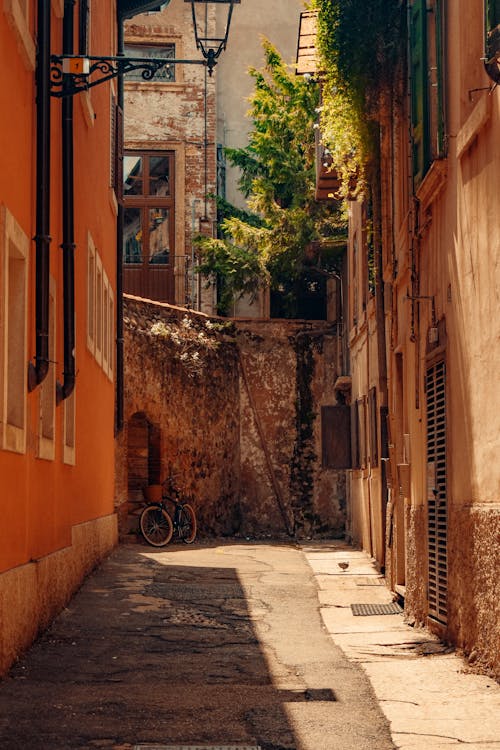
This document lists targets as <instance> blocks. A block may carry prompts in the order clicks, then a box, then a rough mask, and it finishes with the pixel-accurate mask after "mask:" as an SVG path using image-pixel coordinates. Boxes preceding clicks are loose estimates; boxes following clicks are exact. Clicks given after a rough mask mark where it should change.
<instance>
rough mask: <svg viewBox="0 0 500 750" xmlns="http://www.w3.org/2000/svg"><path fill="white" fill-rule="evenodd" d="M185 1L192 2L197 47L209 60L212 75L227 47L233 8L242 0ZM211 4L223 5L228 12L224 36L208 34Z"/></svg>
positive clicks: (186, 0)
mask: <svg viewBox="0 0 500 750" xmlns="http://www.w3.org/2000/svg"><path fill="white" fill-rule="evenodd" d="M184 2H185V3H191V13H192V15H193V27H194V36H195V39H196V47H197V49H199V50H200V52H201V54H202V55H203V57H204V59H205V60H206V61H207V66H208V72H209V73H210V75H211V74H212V70H213V68H214V66H215V65H216V63H217V59H218V58H219V57H220V54H221V53H222V52H223V51H224V50H225V49H226V46H227V38H228V36H229V27H230V25H231V17H232V15H233V8H234V6H235V5H236V4H237V3H240V0H184ZM209 5H214V6H215V7H216V8H217V7H220V6H223V8H224V12H226V13H227V16H226V19H225V24H224V33H223V35H222V36H215V37H210V36H208V30H207V29H208V22H207V16H208V6H209Z"/></svg>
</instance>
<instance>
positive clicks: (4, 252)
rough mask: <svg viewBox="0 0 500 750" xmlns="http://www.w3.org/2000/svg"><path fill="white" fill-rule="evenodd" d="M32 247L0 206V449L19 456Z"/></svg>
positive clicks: (22, 434)
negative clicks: (12, 283)
mask: <svg viewBox="0 0 500 750" xmlns="http://www.w3.org/2000/svg"><path fill="white" fill-rule="evenodd" d="M29 247H30V241H29V238H28V236H27V235H26V234H25V232H24V231H23V230H22V228H21V226H20V225H19V224H18V223H17V221H16V220H15V218H14V216H13V215H12V214H11V213H10V211H9V210H8V208H7V207H6V206H4V205H0V269H1V270H0V292H1V294H0V300H1V303H0V309H1V312H0V336H1V339H0V385H1V390H0V427H1V429H0V447H1V448H3V449H4V450H11V451H14V452H16V453H25V452H26V418H27V417H26V414H27V374H28V367H27V359H28V355H27V341H28V261H29ZM11 261H14V262H15V263H16V273H17V276H16V278H15V284H16V288H15V289H14V288H12V287H11V275H12V271H13V268H12V266H11ZM11 333H12V338H11ZM13 411H15V412H16V414H15V415H13Z"/></svg>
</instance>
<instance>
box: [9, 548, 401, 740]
mask: <svg viewBox="0 0 500 750" xmlns="http://www.w3.org/2000/svg"><path fill="white" fill-rule="evenodd" d="M0 706H1V710H0V747H1V748H2V750H28V748H29V750H73V749H74V748H89V749H90V748H112V749H113V750H133V749H134V748H139V747H141V748H142V747H143V746H145V747H148V746H150V747H154V748H160V747H161V746H179V745H180V746H190V747H198V746H203V747H207V746H217V747H220V746H223V747H226V746H243V747H251V748H254V747H257V746H259V747H260V748H262V750H284V749H285V748H286V749H287V750H288V749H289V748H290V749H291V748H294V749H295V750H337V748H338V749H339V750H340V749H342V750H349V748H353V749H354V748H356V750H385V749H386V748H392V747H394V745H393V743H392V740H391V736H390V733H389V728H388V723H387V720H386V719H385V718H384V716H383V714H382V712H381V711H380V709H379V707H378V705H377V702H376V700H375V696H374V693H373V691H372V688H371V686H370V684H369V681H368V679H367V677H366V676H365V674H364V672H363V670H362V668H361V667H360V666H359V665H358V664H355V663H353V662H351V661H348V660H347V658H346V657H345V656H344V654H343V652H342V651H341V650H340V649H339V648H338V647H337V646H335V645H334V643H333V641H332V639H331V638H330V637H329V635H328V633H327V632H326V629H325V627H324V625H323V624H322V621H321V618H320V614H319V602H318V592H317V588H316V583H315V579H314V576H313V573H312V570H311V568H310V566H309V565H308V563H307V561H306V559H305V557H304V555H303V553H302V551H301V550H300V549H299V548H298V547H296V546H294V545H293V544H279V543H269V544H262V543H250V542H247V543H231V542H225V543H223V544H222V543H221V544H218V543H211V544H196V545H194V546H193V547H185V546H179V545H172V546H169V547H168V548H167V549H166V551H156V550H154V549H153V548H151V547H146V546H142V545H139V544H138V545H128V546H122V547H121V548H119V549H117V550H115V552H114V553H113V555H112V556H111V558H110V559H108V560H107V561H106V562H105V564H104V565H103V566H102V567H101V568H100V569H99V570H98V571H96V572H95V573H94V574H93V575H92V576H91V577H90V578H89V579H88V580H87V581H86V583H85V584H84V586H83V587H82V589H81V590H80V592H79V593H78V594H77V595H76V597H75V598H74V599H73V600H72V602H71V603H70V604H69V606H68V608H67V609H66V610H65V611H64V612H63V613H62V615H61V616H60V617H59V618H58V620H57V621H56V622H55V623H54V624H53V626H52V627H51V628H50V630H49V631H48V632H46V633H45V634H44V635H42V637H41V638H40V640H39V641H38V642H37V643H36V644H35V646H34V647H33V648H32V649H31V651H30V652H29V653H28V654H27V655H26V656H25V658H23V659H21V660H20V661H19V662H18V663H17V664H16V665H15V667H14V668H13V669H12V671H11V672H10V674H9V675H8V676H7V677H6V678H5V679H4V680H3V681H2V682H1V683H0Z"/></svg>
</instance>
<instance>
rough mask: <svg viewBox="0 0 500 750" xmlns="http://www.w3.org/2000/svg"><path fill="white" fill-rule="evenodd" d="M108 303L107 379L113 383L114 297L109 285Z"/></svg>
mask: <svg viewBox="0 0 500 750" xmlns="http://www.w3.org/2000/svg"><path fill="white" fill-rule="evenodd" d="M108 301H109V311H108V325H109V333H108V344H109V353H108V373H107V374H108V378H109V379H110V380H111V382H113V380H114V379H115V314H116V313H115V295H114V294H113V288H112V286H111V284H110V285H109V289H108Z"/></svg>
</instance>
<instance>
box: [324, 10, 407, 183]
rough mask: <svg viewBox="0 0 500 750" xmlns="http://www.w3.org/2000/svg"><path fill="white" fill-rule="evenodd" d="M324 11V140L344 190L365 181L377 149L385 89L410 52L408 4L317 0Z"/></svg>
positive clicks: (390, 83)
mask: <svg viewBox="0 0 500 750" xmlns="http://www.w3.org/2000/svg"><path fill="white" fill-rule="evenodd" d="M311 8H312V9H314V10H317V11H318V36H317V45H318V54H319V68H320V70H321V75H322V83H323V98H322V107H321V114H320V129H321V135H322V141H323V143H324V145H325V146H326V147H327V148H328V150H329V151H330V154H331V158H332V162H333V166H334V168H335V169H336V170H337V172H338V173H339V175H340V177H341V178H342V180H343V191H344V194H347V192H348V191H349V186H351V187H352V185H353V183H356V184H357V186H358V190H359V191H362V190H363V189H364V186H365V180H366V170H367V165H368V164H369V163H370V160H371V157H372V155H373V153H374V151H375V150H376V148H377V133H378V128H377V115H378V107H379V105H380V92H381V91H382V90H383V89H384V88H387V87H393V86H394V79H395V72H396V70H397V66H398V63H399V61H400V60H401V59H402V57H403V54H404V42H403V40H404V35H403V34H402V28H403V24H404V7H403V4H401V3H400V2H399V0H312V3H311Z"/></svg>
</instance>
